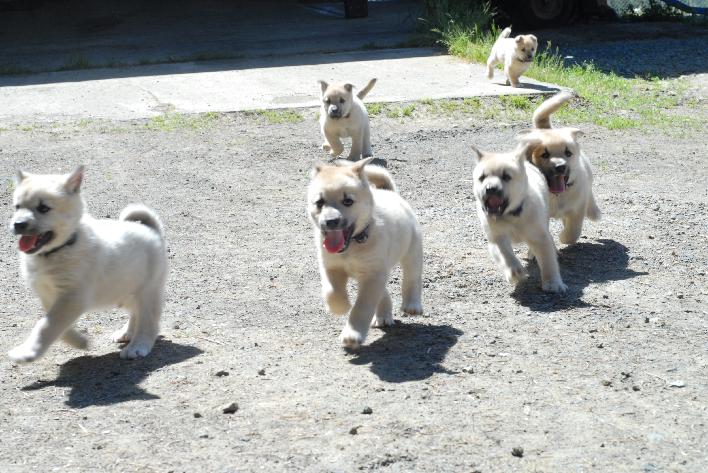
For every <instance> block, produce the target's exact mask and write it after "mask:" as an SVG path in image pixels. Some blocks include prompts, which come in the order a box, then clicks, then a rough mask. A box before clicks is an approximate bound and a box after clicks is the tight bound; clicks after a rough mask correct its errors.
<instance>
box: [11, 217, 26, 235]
mask: <svg viewBox="0 0 708 473" xmlns="http://www.w3.org/2000/svg"><path fill="white" fill-rule="evenodd" d="M12 228H13V229H14V230H15V233H22V232H24V231H27V229H28V228H29V222H28V221H27V220H18V221H16V222H14V223H13V224H12Z"/></svg>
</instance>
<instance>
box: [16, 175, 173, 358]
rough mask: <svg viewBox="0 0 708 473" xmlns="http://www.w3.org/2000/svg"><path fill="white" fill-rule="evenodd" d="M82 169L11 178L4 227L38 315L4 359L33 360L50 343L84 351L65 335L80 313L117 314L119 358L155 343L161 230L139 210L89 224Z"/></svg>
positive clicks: (163, 272) (163, 257)
mask: <svg viewBox="0 0 708 473" xmlns="http://www.w3.org/2000/svg"><path fill="white" fill-rule="evenodd" d="M83 175H84V168H83V166H81V167H79V168H77V169H76V170H75V171H74V172H72V173H71V174H66V175H40V174H28V173H24V172H21V171H20V172H18V173H17V176H16V177H15V187H16V189H15V192H14V195H13V203H14V206H15V213H14V215H13V217H12V221H11V223H10V225H11V228H12V230H13V231H14V233H15V234H16V235H19V237H20V239H19V250H20V268H21V271H22V275H23V276H24V278H25V280H26V281H27V283H28V284H29V286H31V287H32V288H33V289H34V291H35V292H36V293H37V295H38V296H39V299H40V300H41V302H42V306H43V307H44V311H45V315H44V316H43V317H42V318H41V319H39V321H38V322H37V323H36V325H35V326H34V328H33V329H32V331H31V332H30V334H29V336H28V337H27V339H26V340H25V342H24V343H22V344H21V345H19V346H17V347H15V348H13V349H12V350H10V352H9V353H8V355H9V356H10V358H11V359H12V360H14V361H16V362H29V361H33V360H36V359H37V358H39V357H40V356H42V355H43V354H44V352H46V351H47V349H48V348H49V346H50V345H51V344H52V343H54V341H55V340H56V339H58V338H62V339H63V340H64V341H65V342H67V343H69V344H70V345H73V346H75V347H77V348H86V347H87V345H88V343H87V340H86V338H85V337H84V336H83V335H81V334H80V333H79V332H77V331H76V330H74V329H73V328H72V325H73V324H74V322H75V321H76V319H78V317H79V316H80V315H81V314H83V313H84V312H87V311H90V310H94V309H98V308H107V307H125V308H126V309H127V310H128V311H130V319H129V321H128V322H127V323H126V324H125V326H124V327H123V328H122V329H121V330H118V331H117V332H115V333H114V335H113V340H114V341H115V342H118V343H127V345H126V346H125V347H124V348H123V349H122V350H121V352H120V356H121V358H137V357H140V356H146V355H147V354H148V353H150V350H151V349H152V347H153V344H154V343H155V339H156V338H157V334H158V329H159V321H160V314H161V313H162V307H163V290H164V286H165V279H166V277H167V253H166V251H165V240H164V235H163V229H162V223H161V222H160V219H159V218H158V217H157V215H156V214H155V213H154V212H153V211H152V210H150V209H148V208H147V207H144V206H142V205H130V206H128V207H126V208H125V209H124V210H123V212H122V213H121V215H120V218H119V219H118V220H95V219H93V218H92V217H91V216H90V215H89V214H88V213H86V212H85V209H84V207H85V204H84V200H83V198H82V196H81V194H80V188H81V181H82V180H83Z"/></svg>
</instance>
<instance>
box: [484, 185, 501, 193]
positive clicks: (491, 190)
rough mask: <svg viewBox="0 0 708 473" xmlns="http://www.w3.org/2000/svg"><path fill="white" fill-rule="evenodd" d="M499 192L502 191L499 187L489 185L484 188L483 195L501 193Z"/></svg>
mask: <svg viewBox="0 0 708 473" xmlns="http://www.w3.org/2000/svg"><path fill="white" fill-rule="evenodd" d="M501 193H502V190H501V188H500V187H497V186H489V187H487V188H486V189H484V195H493V194H497V195H501Z"/></svg>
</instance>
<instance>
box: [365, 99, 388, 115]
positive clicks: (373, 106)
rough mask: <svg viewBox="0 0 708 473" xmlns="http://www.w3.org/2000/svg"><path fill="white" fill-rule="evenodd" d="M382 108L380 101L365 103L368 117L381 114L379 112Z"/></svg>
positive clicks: (383, 106)
mask: <svg viewBox="0 0 708 473" xmlns="http://www.w3.org/2000/svg"><path fill="white" fill-rule="evenodd" d="M384 108H385V105H384V104H382V103H380V102H374V103H367V104H366V111H367V112H368V113H369V116H370V117H376V116H378V115H381V112H383V111H384Z"/></svg>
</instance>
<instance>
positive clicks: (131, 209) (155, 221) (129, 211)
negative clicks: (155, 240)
mask: <svg viewBox="0 0 708 473" xmlns="http://www.w3.org/2000/svg"><path fill="white" fill-rule="evenodd" d="M118 220H123V221H125V222H138V223H141V224H143V225H145V226H146V227H150V228H152V229H153V230H155V231H156V232H157V234H158V235H160V238H163V239H164V237H165V230H164V228H163V227H162V221H161V220H160V217H158V216H157V213H155V211H154V210H152V209H149V208H147V207H146V206H144V205H142V204H130V205H129V206H127V207H126V208H124V209H123V211H122V212H121V213H120V217H118Z"/></svg>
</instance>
